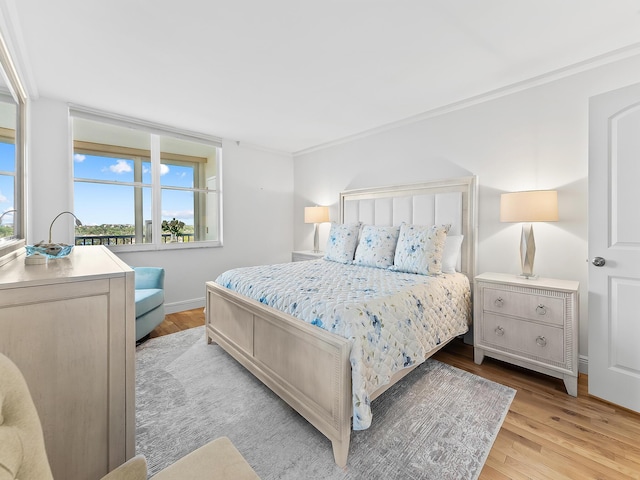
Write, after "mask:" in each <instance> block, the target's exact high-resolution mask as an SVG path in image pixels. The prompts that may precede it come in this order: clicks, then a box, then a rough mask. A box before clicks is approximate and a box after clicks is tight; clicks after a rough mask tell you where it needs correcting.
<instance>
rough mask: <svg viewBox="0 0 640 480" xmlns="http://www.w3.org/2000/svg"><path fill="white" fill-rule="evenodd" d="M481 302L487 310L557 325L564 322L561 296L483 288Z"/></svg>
mask: <svg viewBox="0 0 640 480" xmlns="http://www.w3.org/2000/svg"><path fill="white" fill-rule="evenodd" d="M483 302H484V309H485V311H488V312H495V313H500V314H501V315H513V316H516V317H521V318H526V319H528V320H535V321H537V322H543V323H551V324H553V325H559V326H562V325H563V324H564V299H562V298H553V297H547V296H543V295H533V294H532V293H521V292H510V291H506V290H504V289H503V290H498V289H493V288H484V289H483Z"/></svg>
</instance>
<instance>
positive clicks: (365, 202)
mask: <svg viewBox="0 0 640 480" xmlns="http://www.w3.org/2000/svg"><path fill="white" fill-rule="evenodd" d="M475 199H476V179H475V177H463V178H456V179H450V180H443V181H438V182H430V183H424V184H412V185H402V186H394V187H385V188H372V189H360V190H351V191H346V192H343V193H341V194H340V203H339V205H340V223H341V224H353V223H356V222H362V223H363V224H366V225H400V224H402V223H405V224H417V225H448V226H449V232H448V234H449V235H463V237H462V238H463V241H462V245H461V247H460V255H459V262H458V265H457V268H456V270H457V271H458V272H460V273H458V274H447V275H442V276H441V277H443V278H444V277H447V278H448V280H446V279H445V280H437V281H438V282H444V283H446V282H454V283H456V282H457V284H460V277H463V279H464V282H462V283H465V284H466V285H467V288H469V286H470V285H471V284H472V280H473V276H474V273H475V241H476V207H475ZM323 262H324V263H325V264H331V265H330V267H331V268H338V267H337V266H336V265H334V262H329V261H326V260H317V261H312V262H299V263H305V264H307V265H306V266H304V269H311V270H312V271H314V272H316V271H317V270H318V269H322V268H323V267H322V265H321V264H322V263H323ZM259 268H261V269H262V270H259V272H258V273H257V275H258V276H262V277H264V278H267V279H269V278H272V277H277V276H285V277H287V278H288V277H289V276H290V275H293V274H294V273H292V272H291V271H290V269H293V270H299V269H302V268H303V266H302V265H293V264H288V265H281V266H272V267H259ZM273 268H275V269H276V271H277V274H274V273H273V270H265V269H273ZM339 268H343V267H342V266H341V267H339ZM344 268H348V269H353V268H356V269H357V268H368V269H369V270H376V271H382V269H379V268H378V269H376V268H371V267H358V266H351V265H344ZM235 274H236V276H235V277H225V275H227V273H225V274H223V275H222V276H221V277H220V278H219V279H218V282H219V283H217V282H207V284H206V288H207V296H206V335H207V339H208V341H209V343H211V342H215V343H217V344H218V345H220V346H221V347H222V348H223V349H224V350H225V351H227V352H228V353H229V354H230V355H232V356H233V357H234V358H235V359H236V360H238V361H239V362H240V363H241V364H242V365H244V366H245V367H246V368H247V369H248V370H250V371H251V372H252V373H253V374H254V375H255V376H256V377H257V378H259V379H260V380H261V381H262V382H263V383H264V384H265V385H267V386H268V387H269V388H271V390H273V391H274V392H275V393H276V394H277V395H278V396H280V398H282V399H283V400H284V401H286V402H287V403H288V404H289V405H290V406H291V407H292V408H294V409H295V410H296V411H297V412H298V413H300V414H301V415H302V416H303V417H304V418H306V419H307V420H308V421H309V422H310V423H311V424H312V425H314V426H315V427H316V428H317V429H318V430H319V431H320V432H321V433H323V434H324V435H325V436H326V437H327V438H328V439H329V440H330V441H331V443H332V448H333V455H334V459H335V462H336V463H337V464H338V465H339V466H341V467H344V466H346V463H347V456H348V451H349V440H350V435H351V425H352V423H351V419H352V415H353V418H354V428H366V426H368V423H369V422H370V421H371V419H370V418H367V417H366V411H367V408H364V410H363V409H362V408H361V404H360V403H356V402H355V400H354V399H355V398H356V392H360V389H361V387H362V385H361V383H362V382H361V379H360V378H359V377H358V376H357V375H356V374H357V372H359V371H360V370H361V367H360V366H358V365H357V364H356V363H353V359H352V358H351V354H352V349H354V350H355V347H354V345H355V343H354V341H353V338H354V336H353V335H351V337H352V338H351V340H349V339H347V338H344V337H342V336H340V335H337V334H336V333H332V332H331V330H332V328H318V327H319V326H320V327H327V326H328V325H319V324H318V322H315V323H314V322H313V321H309V319H307V320H306V321H301V319H300V318H297V317H296V315H297V312H296V311H292V309H291V305H292V304H295V303H296V302H295V301H292V300H289V299H285V300H282V301H281V300H280V298H279V297H278V300H274V299H273V298H271V299H269V298H267V297H264V298H263V296H260V295H258V296H256V298H251V296H248V295H245V294H243V293H240V291H242V289H241V288H240V287H241V285H240V284H242V283H243V282H242V281H241V280H238V279H242V278H245V276H246V275H248V271H244V270H243V269H239V271H238V272H235ZM305 275H306V276H307V277H309V275H310V274H309V272H306V273H304V272H303V273H302V277H301V278H304V277H305ZM314 275H315V273H314ZM333 275H334V276H340V275H342V274H340V273H335V272H334V273H333ZM344 275H347V274H344ZM348 275H351V276H354V275H356V276H359V275H360V273H359V272H355V273H353V272H352V273H349V274H348ZM392 275H393V273H392ZM396 275H399V274H396ZM405 276H406V275H405ZM409 277H411V275H409V276H408V280H406V281H407V282H409V283H411V284H412V285H413V287H412V288H416V289H418V290H420V289H422V288H423V286H422V285H421V284H420V281H418V280H415V281H414V279H412V278H409ZM414 277H415V275H414ZM234 278H235V280H234ZM434 278H435V277H434ZM456 278H457V279H456ZM234 282H235V283H234ZM434 282H436V280H434ZM295 283H300V282H298V281H297V280H296V281H295ZM248 284H250V285H249V287H252V286H253V279H252V280H251V281H250V282H248ZM245 287H246V285H245ZM390 288H391V287H390ZM438 288H440V287H438ZM447 288H449V289H452V288H453V289H455V288H457V287H450V286H449V287H445V290H446V289H447ZM236 290H237V291H236ZM245 293H246V292H245ZM387 293H388V292H387ZM324 295H327V294H324ZM411 295H413V296H414V297H415V295H416V293H415V292H412V293H411ZM467 295H470V292H468V293H467ZM328 297H329V298H328V300H331V296H330V295H329V296H328ZM412 298H413V297H412ZM317 301H318V300H317V299H315V300H314V299H312V300H311V302H317ZM370 301H373V300H371V299H370ZM278 302H280V303H281V305H277V304H278ZM347 303H348V302H341V301H340V298H337V299H335V300H334V303H333V306H332V308H333V310H334V311H335V310H336V309H338V310H340V313H341V314H345V312H344V309H343V306H344V305H346V304H347ZM414 303H415V302H414ZM418 303H423V302H421V301H420V302H418ZM274 306H276V307H279V308H284V310H285V311H280V310H278V309H277V308H274ZM345 308H346V307H345ZM456 308H463V307H456ZM307 310H308V309H307ZM468 311H469V312H470V309H469V310H468ZM469 315H470V313H469ZM298 317H300V315H298ZM469 320H470V317H467V323H469ZM307 322H309V323H307ZM325 322H326V319H325ZM320 323H322V322H320ZM327 323H331V322H327ZM333 330H335V328H334V329H333ZM342 333H343V334H344V332H342ZM460 333H461V330H459V329H458V327H455V328H453V327H452V328H449V329H448V332H438V333H437V334H436V335H435V337H437V338H436V341H435V342H431V344H429V343H428V342H422V344H421V345H422V346H421V347H420V348H421V350H419V353H418V354H417V355H414V356H417V357H418V358H410V360H409V361H406V362H404V364H403V365H401V366H400V367H401V368H399V369H397V368H394V369H393V371H392V372H391V373H390V374H389V378H386V377H385V378H383V379H379V378H376V380H375V382H374V383H373V384H368V385H367V387H366V388H369V389H370V391H367V398H366V404H367V405H366V406H367V407H368V404H369V402H370V401H373V400H375V398H377V397H378V396H379V395H380V394H382V393H383V392H384V391H386V390H387V389H388V388H389V387H390V386H392V385H393V384H395V383H396V382H398V381H399V380H400V379H401V378H403V377H404V376H405V375H407V374H408V373H409V372H410V371H412V370H413V368H415V367H416V366H418V365H419V364H420V363H422V362H423V361H424V360H426V358H428V357H429V356H431V355H433V353H435V352H436V351H438V350H439V349H440V348H442V347H443V346H444V345H446V344H447V343H448V342H449V341H451V340H452V339H453V338H455V337H456V336H457V335H459V334H460ZM347 336H349V335H347ZM433 336H434V335H432V337H433ZM425 345H429V346H428V347H427V346H425ZM365 363H366V362H365ZM352 365H353V371H352ZM395 370H397V371H395ZM352 375H353V379H354V381H353V384H352ZM369 377H373V375H369V376H368V377H367V378H369ZM376 377H377V374H376ZM358 394H359V393H358ZM362 412H365V413H362ZM361 417H362V418H361ZM374 421H375V420H374Z"/></svg>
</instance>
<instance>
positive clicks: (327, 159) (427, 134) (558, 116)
mask: <svg viewBox="0 0 640 480" xmlns="http://www.w3.org/2000/svg"><path fill="white" fill-rule="evenodd" d="M636 82H640V56H636V57H632V58H629V59H625V60H621V61H618V62H616V63H613V64H610V65H606V66H601V67H598V68H594V69H592V70H589V71H586V72H582V73H577V74H575V75H573V76H569V77H566V78H563V79H560V80H555V81H552V82H550V83H547V84H544V85H541V86H537V87H532V88H528V89H526V90H523V91H519V92H516V93H512V94H510V95H506V96H502V97H500V98H497V99H492V100H487V101H486V102H484V103H479V104H476V105H472V106H468V107H466V108H461V109H459V110H456V111H453V112H450V113H446V114H442V115H439V116H434V117H432V118H428V119H425V120H422V121H419V122H416V123H412V124H409V125H404V126H399V127H397V128H394V129H389V130H386V131H382V132H380V133H375V134H372V135H370V136H367V137H363V138H359V139H355V140H352V141H350V142H346V143H342V144H339V145H335V146H331V147H327V148H325V149H321V150H317V151H315V152H311V153H306V154H301V155H297V156H296V157H295V159H294V184H295V202H294V212H295V215H296V216H295V225H294V234H295V238H294V246H295V248H296V249H309V248H310V245H311V244H312V235H313V226H312V225H305V224H304V223H303V222H302V211H303V207H305V206H308V205H312V204H316V203H317V204H324V205H331V206H332V208H331V218H332V220H334V219H335V220H339V218H338V213H339V212H338V205H337V202H338V195H339V193H340V192H341V191H342V190H346V189H352V188H362V187H374V186H384V185H391V184H402V183H415V182H421V181H429V180H437V179H440V178H449V177H455V176H460V175H469V174H473V175H477V176H478V180H479V194H478V197H479V210H478V212H479V213H478V217H479V232H478V237H479V239H478V273H481V272H487V271H496V272H511V273H514V274H517V273H519V271H520V257H519V248H518V247H519V241H520V225H519V224H507V223H500V221H499V202H500V194H501V193H503V192H509V191H517V190H530V189H557V190H558V194H559V197H558V198H559V214H560V221H559V222H557V223H549V224H536V225H535V227H534V230H535V234H536V246H537V252H536V263H535V271H536V272H537V273H538V274H539V275H540V276H545V277H552V278H563V279H574V280H578V281H580V284H581V290H580V294H581V302H580V308H581V312H580V353H581V355H582V356H583V366H582V367H583V370H584V357H586V355H587V323H588V322H587V320H588V312H587V293H588V289H587V280H588V277H587V274H588V264H587V255H588V252H587V236H588V235H587V233H588V230H587V228H588V223H587V220H588V218H587V215H588V209H587V200H588V195H587V193H588V192H587V175H588V98H589V97H590V96H592V95H596V94H599V93H602V92H606V91H609V90H612V89H615V88H619V87H622V86H625V85H629V84H632V83H636ZM328 229H329V225H328V224H325V225H322V230H321V238H320V242H321V245H322V244H324V243H325V242H326V236H327V233H328Z"/></svg>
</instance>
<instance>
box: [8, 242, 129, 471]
mask: <svg viewBox="0 0 640 480" xmlns="http://www.w3.org/2000/svg"><path fill="white" fill-rule="evenodd" d="M24 258H25V257H24V254H21V255H19V256H18V257H17V258H16V259H14V260H12V261H10V262H8V263H6V264H5V265H3V266H1V267H0V351H1V352H2V353H4V354H5V355H7V356H8V357H9V358H11V359H12V360H13V361H14V362H15V363H16V364H17V365H18V367H19V368H20V370H21V371H22V373H23V375H24V377H25V378H26V381H27V384H28V385H29V389H30V391H31V395H32V397H33V400H34V403H35V405H36V408H37V410H38V414H39V416H40V420H41V422H42V427H43V430H44V437H45V444H46V448H47V455H48V457H49V463H50V464H51V469H52V472H53V477H54V478H56V479H65V480H93V479H99V478H101V477H102V476H103V475H105V474H106V473H108V472H109V471H110V470H112V469H113V468H115V467H117V466H118V465H120V464H121V463H123V462H124V461H126V460H127V459H128V458H130V457H132V456H133V455H134V453H135V402H134V396H135V380H134V378H135V377H134V375H135V306H134V273H133V270H132V269H131V268H129V267H128V266H127V265H126V264H124V263H123V262H122V261H121V260H119V259H118V257H116V256H115V255H114V254H112V253H111V252H110V251H109V250H107V249H106V248H105V247H103V246H86V247H75V248H74V249H73V251H72V252H71V254H70V255H69V256H68V257H66V258H62V259H58V260H54V261H49V262H48V263H47V264H44V265H25V263H24Z"/></svg>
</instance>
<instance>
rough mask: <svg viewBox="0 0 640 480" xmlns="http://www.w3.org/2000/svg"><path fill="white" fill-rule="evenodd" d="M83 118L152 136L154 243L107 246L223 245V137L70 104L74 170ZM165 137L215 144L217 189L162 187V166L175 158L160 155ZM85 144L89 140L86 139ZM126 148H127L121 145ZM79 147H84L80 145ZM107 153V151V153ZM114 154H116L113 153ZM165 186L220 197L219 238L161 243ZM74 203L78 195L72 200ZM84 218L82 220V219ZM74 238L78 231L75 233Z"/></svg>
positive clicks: (112, 247) (116, 248) (120, 249)
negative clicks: (77, 127) (77, 126)
mask: <svg viewBox="0 0 640 480" xmlns="http://www.w3.org/2000/svg"><path fill="white" fill-rule="evenodd" d="M74 118H81V119H85V120H90V121H94V122H100V123H106V124H111V125H115V126H119V127H126V128H133V129H135V130H140V131H143V132H145V133H147V134H148V135H149V154H150V155H149V157H146V155H145V157H146V158H149V160H150V163H151V185H150V186H151V201H152V205H151V219H152V239H153V241H152V242H151V243H138V244H129V245H105V246H106V247H107V248H109V249H110V250H111V251H113V252H141V251H157V250H177V249H191V248H211V247H222V246H223V228H222V226H223V219H222V211H223V209H222V203H223V195H222V140H221V139H220V138H217V137H212V136H210V135H205V134H199V133H194V132H189V131H184V130H180V129H176V128H172V127H168V126H164V125H160V124H156V123H152V122H147V121H143V120H136V119H132V118H129V117H124V116H121V115H114V114H110V113H105V112H101V111H97V110H93V109H89V108H85V107H80V106H73V105H72V106H70V107H69V120H70V137H71V138H70V142H71V155H70V157H71V162H72V171H74V169H73V157H74V154H75V151H76V150H75V147H74V145H75V144H74V142H75V140H74V133H73V119H74ZM162 136H164V137H173V138H177V139H180V140H185V141H188V142H195V143H201V144H204V145H208V146H210V147H214V148H215V149H216V158H215V161H216V164H215V172H216V177H215V178H216V181H215V189H208V188H199V187H196V186H195V185H194V187H193V188H184V187H171V186H163V185H162V184H161V176H160V168H161V167H160V165H161V163H162V162H163V161H164V162H165V163H167V162H168V163H169V164H171V162H172V161H173V159H172V158H167V157H166V156H163V155H161V153H162V152H160V138H161V137H162ZM85 144H86V142H85ZM122 148H123V149H126V148H127V147H122ZM80 150H82V149H81V148H80ZM105 153H107V152H105ZM114 155H117V154H116V153H115V152H114ZM72 176H73V178H72V181H73V183H74V184H75V183H76V176H75V171H74V173H73V174H72ZM78 181H80V182H86V183H100V184H111V183H114V182H110V181H104V182H103V181H100V180H92V179H82V178H80V179H78ZM117 184H118V185H126V186H134V187H135V186H139V187H145V188H149V184H146V183H143V182H135V181H134V182H124V183H119V182H118V183H117ZM163 189H172V190H183V191H184V190H186V191H191V192H205V193H206V194H207V195H215V196H216V200H217V211H216V222H217V224H216V225H215V228H217V231H218V238H217V240H199V241H193V242H171V243H162V242H161V241H158V239H160V238H161V237H162V228H161V224H162V205H161V202H162V190H163ZM73 202H74V204H75V198H74V199H73ZM80 220H82V219H80ZM194 228H195V219H194ZM74 238H75V232H74Z"/></svg>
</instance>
